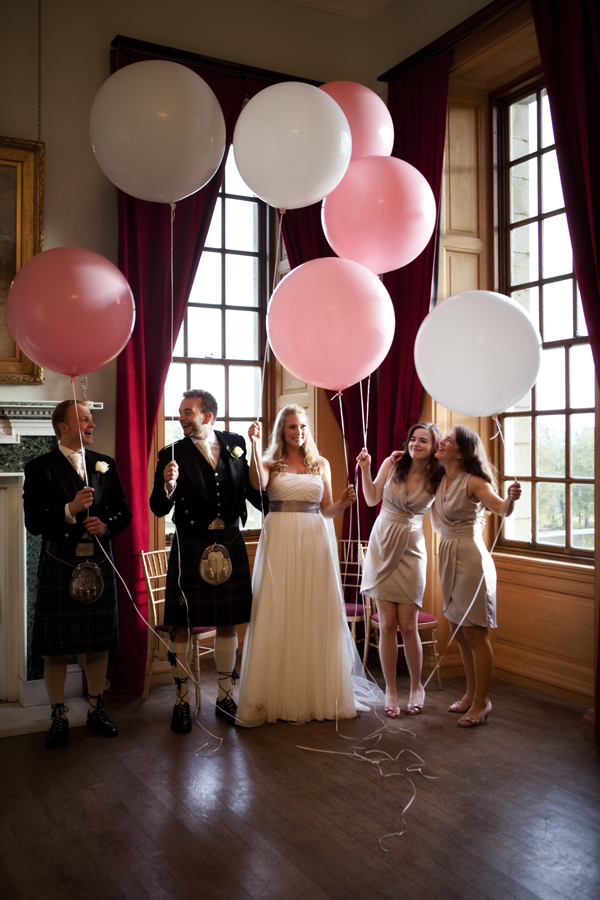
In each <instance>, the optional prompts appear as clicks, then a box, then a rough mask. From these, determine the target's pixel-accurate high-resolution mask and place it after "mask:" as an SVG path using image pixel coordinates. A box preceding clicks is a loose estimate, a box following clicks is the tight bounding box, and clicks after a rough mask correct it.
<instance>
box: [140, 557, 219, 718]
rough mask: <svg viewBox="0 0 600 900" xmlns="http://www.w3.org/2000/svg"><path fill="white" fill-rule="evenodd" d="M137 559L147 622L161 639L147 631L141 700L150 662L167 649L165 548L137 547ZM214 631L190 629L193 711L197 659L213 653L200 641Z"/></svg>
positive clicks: (147, 684)
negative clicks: (138, 548) (138, 560)
mask: <svg viewBox="0 0 600 900" xmlns="http://www.w3.org/2000/svg"><path fill="white" fill-rule="evenodd" d="M140 558H141V560H142V568H143V570H144V578H145V580H146V588H147V590H148V623H149V624H150V625H151V626H152V628H153V629H154V631H156V632H158V634H159V635H160V636H161V638H162V640H160V639H159V637H157V635H156V634H155V633H154V631H149V633H148V658H147V661H146V677H145V679H144V693H143V694H142V697H143V698H144V700H145V699H146V698H147V697H148V691H149V689H150V679H151V677H152V672H153V669H154V664H155V663H157V662H167V648H168V641H169V632H170V630H171V628H170V626H169V625H165V624H164V623H163V621H162V619H163V611H164V603H165V586H166V583H167V562H168V559H169V551H168V550H149V551H147V552H145V551H144V550H140ZM215 634H216V630H215V628H213V627H208V628H192V674H193V676H194V682H195V687H196V713H197V712H198V710H199V709H200V659H201V657H203V656H210V654H211V653H213V652H214V651H213V647H212V646H210V647H206V646H203V644H202V643H201V641H203V640H205V639H207V638H214V636H215Z"/></svg>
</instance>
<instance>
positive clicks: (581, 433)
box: [570, 413, 595, 478]
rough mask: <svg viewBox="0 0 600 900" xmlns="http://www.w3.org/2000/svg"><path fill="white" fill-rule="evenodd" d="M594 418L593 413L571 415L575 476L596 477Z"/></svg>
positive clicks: (572, 471) (572, 464) (572, 466)
mask: <svg viewBox="0 0 600 900" xmlns="http://www.w3.org/2000/svg"><path fill="white" fill-rule="evenodd" d="M594 420H595V416H594V414H593V413H583V414H580V415H575V416H571V417H570V421H571V475H572V476H573V477H574V478H593V477H594Z"/></svg>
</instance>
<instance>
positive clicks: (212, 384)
mask: <svg viewBox="0 0 600 900" xmlns="http://www.w3.org/2000/svg"><path fill="white" fill-rule="evenodd" d="M190 370H191V371H190V375H191V387H192V388H201V389H202V390H204V391H208V392H209V394H212V395H213V397H214V398H215V400H216V401H217V406H218V407H219V413H220V415H221V416H223V415H224V414H225V366H211V365H207V364H205V363H194V364H192V365H191V366H190Z"/></svg>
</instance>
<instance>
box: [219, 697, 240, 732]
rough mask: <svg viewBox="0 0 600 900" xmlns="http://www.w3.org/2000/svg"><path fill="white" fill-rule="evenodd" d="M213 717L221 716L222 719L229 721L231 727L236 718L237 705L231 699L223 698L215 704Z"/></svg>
mask: <svg viewBox="0 0 600 900" xmlns="http://www.w3.org/2000/svg"><path fill="white" fill-rule="evenodd" d="M215 715H217V716H221V718H223V719H229V721H230V722H231V724H232V725H234V724H235V717H236V716H237V703H236V702H235V700H234V699H233V698H232V697H229V696H228V697H223V699H222V700H217V702H216V703H215Z"/></svg>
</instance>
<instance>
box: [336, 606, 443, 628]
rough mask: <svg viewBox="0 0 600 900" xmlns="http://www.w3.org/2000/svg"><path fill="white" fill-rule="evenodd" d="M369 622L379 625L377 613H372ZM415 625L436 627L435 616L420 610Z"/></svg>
mask: <svg viewBox="0 0 600 900" xmlns="http://www.w3.org/2000/svg"><path fill="white" fill-rule="evenodd" d="M348 605H349V604H346V606H348ZM371 621H372V622H375V623H376V624H379V613H377V612H375V613H373V615H372V616H371ZM417 625H437V619H436V617H435V616H432V615H431V613H426V612H423V610H422V609H420V610H419V615H418V617H417Z"/></svg>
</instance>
